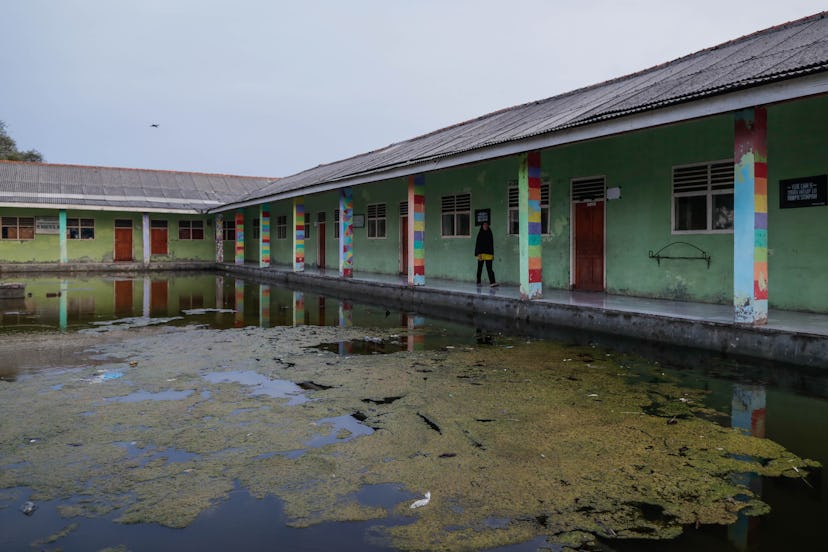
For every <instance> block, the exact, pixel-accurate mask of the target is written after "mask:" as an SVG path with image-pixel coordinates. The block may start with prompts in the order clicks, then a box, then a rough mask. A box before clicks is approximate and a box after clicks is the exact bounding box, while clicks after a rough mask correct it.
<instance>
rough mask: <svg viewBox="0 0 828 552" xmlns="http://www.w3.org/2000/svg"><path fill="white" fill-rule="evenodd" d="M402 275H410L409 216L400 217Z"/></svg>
mask: <svg viewBox="0 0 828 552" xmlns="http://www.w3.org/2000/svg"><path fill="white" fill-rule="evenodd" d="M400 274H408V215H404V216H402V217H400Z"/></svg>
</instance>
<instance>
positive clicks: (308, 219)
mask: <svg viewBox="0 0 828 552" xmlns="http://www.w3.org/2000/svg"><path fill="white" fill-rule="evenodd" d="M310 229H311V214H310V213H305V239H306V240H307V239H310V234H311V232H310Z"/></svg>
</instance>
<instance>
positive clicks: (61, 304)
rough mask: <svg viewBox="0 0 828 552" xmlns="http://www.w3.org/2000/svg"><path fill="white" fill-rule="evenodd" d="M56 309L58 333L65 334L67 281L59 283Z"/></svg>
mask: <svg viewBox="0 0 828 552" xmlns="http://www.w3.org/2000/svg"><path fill="white" fill-rule="evenodd" d="M61 212H65V211H61ZM64 235H65V232H64ZM58 309H59V311H58V312H59V314H58V317H59V318H58V325H59V326H60V331H62V332H65V331H66V327H67V325H68V323H69V280H61V281H60V293H58Z"/></svg>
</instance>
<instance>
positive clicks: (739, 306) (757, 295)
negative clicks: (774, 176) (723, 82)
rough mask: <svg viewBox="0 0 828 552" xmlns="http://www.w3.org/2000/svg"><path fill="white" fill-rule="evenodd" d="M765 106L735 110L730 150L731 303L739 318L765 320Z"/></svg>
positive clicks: (754, 321)
mask: <svg viewBox="0 0 828 552" xmlns="http://www.w3.org/2000/svg"><path fill="white" fill-rule="evenodd" d="M767 151H768V150H767V112H766V111H765V108H764V107H756V108H752V109H745V110H742V111H737V112H736V114H735V143H734V153H733V163H734V167H733V172H734V180H735V182H734V184H733V306H734V308H735V320H736V323H738V324H753V325H761V324H767V322H768V164H767V162H768V154H767Z"/></svg>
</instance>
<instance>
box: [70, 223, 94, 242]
mask: <svg viewBox="0 0 828 552" xmlns="http://www.w3.org/2000/svg"><path fill="white" fill-rule="evenodd" d="M66 239H69V240H94V239H95V219H81V218H68V219H66Z"/></svg>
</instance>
